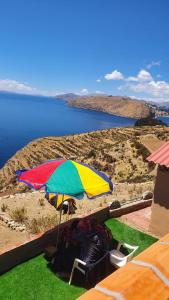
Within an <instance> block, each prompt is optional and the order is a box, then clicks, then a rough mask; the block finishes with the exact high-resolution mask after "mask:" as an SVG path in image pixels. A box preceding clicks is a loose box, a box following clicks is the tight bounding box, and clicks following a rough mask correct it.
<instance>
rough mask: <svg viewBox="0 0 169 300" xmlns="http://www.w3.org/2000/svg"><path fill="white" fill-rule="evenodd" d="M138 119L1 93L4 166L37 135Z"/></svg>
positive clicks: (0, 153) (0, 162)
mask: <svg viewBox="0 0 169 300" xmlns="http://www.w3.org/2000/svg"><path fill="white" fill-rule="evenodd" d="M134 122H135V120H134V119H130V118H123V117H117V116H112V115H110V114H107V113H102V112H96V111H92V110H83V109H78V108H73V107H68V106H67V104H66V103H65V102H64V101H62V100H55V99H53V98H46V97H39V96H38V97H35V96H23V95H14V94H5V93H1V94H0V167H2V166H3V165H4V163H5V162H6V161H7V159H9V158H10V157H11V156H12V155H13V154H14V153H15V152H16V151H17V150H19V149H20V148H22V147H23V146H25V145H26V144H27V143H28V142H30V141H31V140H33V139H35V138H39V137H44V136H61V135H66V134H74V133H82V132H87V131H92V130H98V129H104V128H111V127H120V126H132V125H133V124H134Z"/></svg>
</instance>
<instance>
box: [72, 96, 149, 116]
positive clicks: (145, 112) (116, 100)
mask: <svg viewBox="0 0 169 300" xmlns="http://www.w3.org/2000/svg"><path fill="white" fill-rule="evenodd" d="M69 105H70V106H75V107H79V108H84V109H93V110H98V111H103V112H107V113H110V114H113V115H118V116H123V117H129V118H136V119H140V118H145V117H148V116H149V115H150V111H151V110H150V108H149V107H148V106H147V104H146V103H144V102H143V101H139V100H135V99H131V98H129V97H121V96H93V97H79V98H77V99H75V100H72V101H70V102H69Z"/></svg>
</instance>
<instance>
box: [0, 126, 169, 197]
mask: <svg viewBox="0 0 169 300" xmlns="http://www.w3.org/2000/svg"><path fill="white" fill-rule="evenodd" d="M150 134H151V136H150ZM151 137H152V138H158V139H160V140H167V139H169V128H168V127H161V126H157V127H149V126H146V127H137V128H136V127H135V128H132V127H129V128H112V129H106V130H102V131H95V132H89V133H84V134H79V135H71V136H63V137H46V138H41V139H37V140H34V141H32V142H31V143H29V144H28V145H27V146H26V147H24V148H23V149H21V150H20V151H18V152H17V153H16V154H15V155H14V156H13V157H12V158H11V159H9V160H8V162H7V163H6V164H5V166H4V167H3V168H2V169H0V192H9V193H10V192H11V193H12V192H15V191H17V189H18V188H19V189H20V190H24V189H25V185H22V184H21V183H20V184H18V183H17V182H16V175H15V172H16V170H18V169H27V168H31V167H33V166H35V165H38V164H40V163H42V162H44V161H46V160H48V159H56V158H59V157H65V158H67V159H74V160H77V161H80V162H86V163H89V164H91V165H92V166H93V167H96V168H97V169H100V170H101V171H103V172H105V173H107V174H108V175H111V176H112V175H113V181H114V182H144V181H146V180H150V179H151V178H152V174H151V171H152V169H153V168H154V166H152V164H149V163H148V162H147V161H146V157H147V156H148V155H149V153H150V152H149V150H148V149H147V148H146V147H145V143H144V141H145V139H147V138H149V140H150V139H151Z"/></svg>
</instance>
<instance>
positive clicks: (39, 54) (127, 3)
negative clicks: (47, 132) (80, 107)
mask: <svg viewBox="0 0 169 300" xmlns="http://www.w3.org/2000/svg"><path fill="white" fill-rule="evenodd" d="M168 16H169V1H168V0H141V1H140V0H29V1H24V0H15V1H13V0H5V1H3V0H0V45H1V46H0V90H7V91H15V92H20V93H23V92H24V93H30V94H44V95H54V94H57V93H63V92H75V93H80V94H88V93H89V94H90V93H107V94H113V95H129V96H133V97H138V98H147V99H153V100H155V101H158V100H161V101H163V100H169V72H168V70H169V39H168V37H169V17H168Z"/></svg>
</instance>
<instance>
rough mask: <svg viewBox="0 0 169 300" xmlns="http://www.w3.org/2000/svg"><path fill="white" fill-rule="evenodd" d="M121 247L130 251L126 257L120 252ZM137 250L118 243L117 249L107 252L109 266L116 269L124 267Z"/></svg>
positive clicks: (134, 247) (135, 247)
mask: <svg viewBox="0 0 169 300" xmlns="http://www.w3.org/2000/svg"><path fill="white" fill-rule="evenodd" d="M121 246H123V247H124V248H126V249H129V250H131V252H130V253H129V254H128V255H125V254H123V253H122V252H121V251H120V248H121ZM137 249H138V246H132V245H129V244H127V243H124V242H119V243H118V246H117V249H115V250H111V251H110V252H109V254H110V262H111V264H112V265H114V266H115V267H116V268H121V267H123V266H125V265H126V263H127V262H129V261H130V260H131V259H132V257H133V255H134V253H135V252H136V250H137Z"/></svg>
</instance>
